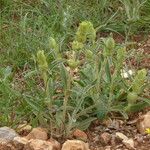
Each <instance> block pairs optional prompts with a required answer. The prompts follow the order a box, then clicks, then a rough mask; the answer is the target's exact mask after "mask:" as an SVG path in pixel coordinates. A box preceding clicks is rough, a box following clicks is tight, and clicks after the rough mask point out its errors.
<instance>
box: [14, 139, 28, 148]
mask: <svg viewBox="0 0 150 150" xmlns="http://www.w3.org/2000/svg"><path fill="white" fill-rule="evenodd" d="M27 143H28V140H27V139H26V138H23V137H15V138H14V140H13V144H14V146H15V147H16V149H17V150H23V148H24V146H25V145H26V144H27Z"/></svg>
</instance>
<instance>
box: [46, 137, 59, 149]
mask: <svg viewBox="0 0 150 150" xmlns="http://www.w3.org/2000/svg"><path fill="white" fill-rule="evenodd" d="M48 142H49V143H50V144H51V145H52V146H53V149H54V150H60V149H61V145H60V143H59V142H58V141H56V140H54V139H49V140H48Z"/></svg>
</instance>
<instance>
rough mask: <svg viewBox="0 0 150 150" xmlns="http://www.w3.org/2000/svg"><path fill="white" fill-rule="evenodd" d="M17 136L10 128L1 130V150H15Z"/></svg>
mask: <svg viewBox="0 0 150 150" xmlns="http://www.w3.org/2000/svg"><path fill="white" fill-rule="evenodd" d="M17 136H19V135H18V134H17V133H16V132H15V131H14V130H13V129H11V128H9V127H2V128H0V150H15V148H14V146H13V144H12V142H13V139H14V138H15V137H17Z"/></svg>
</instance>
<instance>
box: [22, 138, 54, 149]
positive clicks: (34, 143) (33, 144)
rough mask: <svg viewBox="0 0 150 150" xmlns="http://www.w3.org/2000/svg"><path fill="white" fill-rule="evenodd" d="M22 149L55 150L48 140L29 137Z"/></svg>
mask: <svg viewBox="0 0 150 150" xmlns="http://www.w3.org/2000/svg"><path fill="white" fill-rule="evenodd" d="M23 150H55V149H54V148H53V146H52V145H51V143H50V142H48V141H43V140H39V139H31V140H30V141H29V142H28V143H27V144H26V145H25V147H24V149H23Z"/></svg>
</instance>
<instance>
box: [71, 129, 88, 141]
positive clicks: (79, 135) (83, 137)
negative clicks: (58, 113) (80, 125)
mask: <svg viewBox="0 0 150 150" xmlns="http://www.w3.org/2000/svg"><path fill="white" fill-rule="evenodd" d="M73 136H74V137H75V138H77V139H81V140H84V141H87V138H88V137H87V135H86V133H85V132H83V131H81V130H79V129H76V130H75V131H74V132H73Z"/></svg>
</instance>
